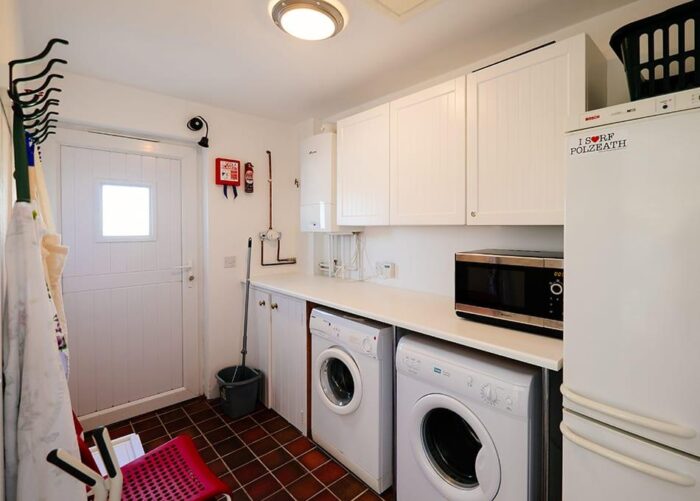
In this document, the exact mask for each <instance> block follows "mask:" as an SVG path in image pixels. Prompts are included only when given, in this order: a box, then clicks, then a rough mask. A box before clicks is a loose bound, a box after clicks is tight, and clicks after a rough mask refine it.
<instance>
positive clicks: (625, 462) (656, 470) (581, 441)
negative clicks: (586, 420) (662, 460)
mask: <svg viewBox="0 0 700 501" xmlns="http://www.w3.org/2000/svg"><path fill="white" fill-rule="evenodd" d="M559 429H560V430H561V433H562V435H564V437H566V439H567V440H569V441H570V442H572V443H574V444H576V445H578V446H579V447H582V448H584V449H586V450H588V451H590V452H592V453H594V454H598V455H599V456H602V457H604V458H606V459H609V460H610V461H614V462H615V463H618V464H621V465H622V466H626V467H627V468H631V469H633V470H636V471H638V472H640V473H644V474H645V475H649V476H651V477H655V478H658V479H659V480H665V481H666V482H671V483H672V484H676V485H680V486H682V487H692V486H694V485H695V479H694V478H693V477H690V476H688V475H683V474H681V473H676V472H675V471H671V470H667V469H665V468H660V467H658V466H654V465H651V464H649V463H645V462H643V461H640V460H638V459H635V458H632V457H629V456H627V455H625V454H622V453H620V452H617V451H614V450H612V449H608V448H607V447H603V446H602V445H600V444H597V443H595V442H593V441H592V440H588V439H587V438H584V437H582V436H580V435H577V434H576V433H574V432H573V431H571V429H570V428H569V427H568V426H567V425H565V424H564V423H563V422H562V423H561V424H560V425H559Z"/></svg>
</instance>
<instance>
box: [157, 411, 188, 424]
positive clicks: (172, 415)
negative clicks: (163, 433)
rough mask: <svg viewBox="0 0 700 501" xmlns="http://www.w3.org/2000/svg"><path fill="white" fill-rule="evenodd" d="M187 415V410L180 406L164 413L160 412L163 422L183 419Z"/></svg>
mask: <svg viewBox="0 0 700 501" xmlns="http://www.w3.org/2000/svg"><path fill="white" fill-rule="evenodd" d="M184 417H186V414H185V411H183V410H182V409H180V408H177V409H171V410H169V411H168V412H166V413H164V414H160V420H161V421H163V423H169V422H170V421H175V420H176V419H182V418H184Z"/></svg>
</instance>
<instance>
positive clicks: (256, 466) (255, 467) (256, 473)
mask: <svg viewBox="0 0 700 501" xmlns="http://www.w3.org/2000/svg"><path fill="white" fill-rule="evenodd" d="M265 472H267V468H265V465H264V464H262V463H261V462H260V461H258V460H257V459H255V460H253V461H251V462H250V463H248V464H245V465H243V466H240V467H238V468H236V469H235V470H233V472H232V473H233V476H234V477H236V480H238V481H239V482H240V483H241V485H246V484H247V483H249V482H252V481H253V480H255V479H257V478H259V477H261V476H263V474H265Z"/></svg>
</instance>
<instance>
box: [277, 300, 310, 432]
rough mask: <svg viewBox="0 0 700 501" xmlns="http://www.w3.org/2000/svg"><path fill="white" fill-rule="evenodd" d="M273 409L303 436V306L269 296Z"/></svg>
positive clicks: (304, 369) (304, 324) (304, 331)
mask: <svg viewBox="0 0 700 501" xmlns="http://www.w3.org/2000/svg"><path fill="white" fill-rule="evenodd" d="M270 301H271V303H270V308H271V310H272V311H271V317H272V389H271V392H272V408H273V409H274V410H276V411H277V412H278V413H279V414H280V415H281V416H282V417H283V418H285V419H286V420H287V421H289V422H290V423H291V424H292V425H294V426H295V427H296V428H298V429H299V430H300V431H301V432H302V433H304V434H305V433H306V303H305V302H304V301H301V300H299V299H295V298H291V297H288V296H283V295H280V294H272V295H271V298H270Z"/></svg>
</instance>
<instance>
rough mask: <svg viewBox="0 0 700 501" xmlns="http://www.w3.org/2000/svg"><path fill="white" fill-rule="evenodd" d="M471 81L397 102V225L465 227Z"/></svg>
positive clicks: (393, 163) (393, 168)
mask: <svg viewBox="0 0 700 501" xmlns="http://www.w3.org/2000/svg"><path fill="white" fill-rule="evenodd" d="M465 112H466V110H465V77H459V78H456V79H454V80H450V81H448V82H445V83H443V84H440V85H436V86H434V87H431V88H429V89H426V90H423V91H421V92H417V93H415V94H411V95H409V96H406V97H404V98H401V99H398V100H396V101H393V102H392V103H391V147H390V182H389V184H390V187H391V190H390V201H391V204H390V206H391V210H390V221H391V224H392V225H447V224H455V225H459V224H464V223H465V191H466V188H465V146H466V145H465V143H466V137H465Z"/></svg>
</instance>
